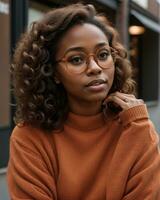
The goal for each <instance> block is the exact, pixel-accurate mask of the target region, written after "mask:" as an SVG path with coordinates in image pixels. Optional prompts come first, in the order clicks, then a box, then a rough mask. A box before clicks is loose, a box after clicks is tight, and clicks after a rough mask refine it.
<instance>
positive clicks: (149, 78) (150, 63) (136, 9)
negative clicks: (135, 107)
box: [0, 0, 160, 200]
mask: <svg viewBox="0 0 160 200" xmlns="http://www.w3.org/2000/svg"><path fill="white" fill-rule="evenodd" d="M73 2H74V3H75V2H79V1H76V0H72V1H70V0H0V200H9V196H8V191H7V184H6V171H7V163H8V157H9V137H10V134H11V131H12V129H13V127H14V123H13V115H14V111H15V107H14V106H12V104H14V98H13V94H12V93H11V86H10V85H11V80H10V74H9V68H10V62H11V60H12V55H13V52H14V49H15V46H16V42H17V41H18V39H19V37H20V35H21V34H22V33H23V32H24V31H25V30H26V29H28V27H29V25H30V24H31V23H32V22H33V21H35V20H38V19H39V18H41V17H42V16H43V14H44V13H45V12H47V11H48V10H50V9H51V8H56V7H61V6H63V5H66V4H70V3H73ZM80 2H84V3H92V4H94V5H95V7H96V9H97V10H98V11H100V12H103V13H104V14H105V15H106V16H107V17H108V18H109V20H110V21H111V22H112V23H113V25H114V26H115V27H116V28H117V29H118V31H119V33H120V37H121V41H122V43H123V44H124V46H125V47H126V48H127V49H128V53H129V58H130V60H131V62H132V65H133V67H134V71H135V75H134V78H135V81H136V83H137V87H136V93H137V97H138V98H141V99H143V100H144V101H145V103H146V104H147V106H148V110H149V114H150V118H151V119H152V121H153V123H154V124H155V127H156V129H157V131H158V132H159V133H160V0H140V1H139V0H90V1H89V0H86V1H80Z"/></svg>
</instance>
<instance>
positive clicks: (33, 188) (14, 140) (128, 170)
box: [8, 4, 160, 200]
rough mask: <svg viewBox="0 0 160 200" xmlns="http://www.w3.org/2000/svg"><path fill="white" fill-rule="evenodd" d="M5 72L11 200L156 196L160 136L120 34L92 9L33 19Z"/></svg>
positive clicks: (149, 199) (148, 199)
mask: <svg viewBox="0 0 160 200" xmlns="http://www.w3.org/2000/svg"><path fill="white" fill-rule="evenodd" d="M12 75H13V80H14V90H15V96H16V98H17V112H16V118H15V119H16V124H17V126H16V127H15V129H14V130H13V133H12V136H11V143H10V160H9V165H8V185H9V191H10V196H11V199H14V200H19V199H37V200H41V199H42V200H56V199H58V200H60V199H61V200H122V199H123V200H142V199H143V200H144V199H145V200H159V199H160V155H159V151H158V137H157V134H156V132H155V129H154V127H153V125H152V123H151V121H150V120H149V117H148V113H147V109H146V106H145V105H144V103H143V101H142V100H139V99H136V98H135V96H134V95H133V93H134V81H133V80H132V78H131V77H132V70H131V67H130V64H129V61H128V60H127V55H126V51H125V49H124V48H123V46H122V45H121V44H120V43H119V40H118V34H117V32H116V30H115V29H114V28H113V27H112V26H111V25H110V23H109V22H108V20H107V19H106V18H105V17H104V16H102V15H98V14H96V11H95V9H94V7H93V6H91V5H82V4H73V5H70V6H67V7H64V8H59V9H55V10H53V11H50V12H49V13H47V14H46V15H45V16H44V17H43V19H41V20H40V21H38V22H35V23H34V24H33V26H32V28H31V30H30V31H29V32H27V33H25V34H24V36H23V37H22V39H21V41H20V42H19V44H18V46H17V49H16V51H15V55H14V61H13V66H12Z"/></svg>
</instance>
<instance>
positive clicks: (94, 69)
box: [87, 58, 102, 76]
mask: <svg viewBox="0 0 160 200" xmlns="http://www.w3.org/2000/svg"><path fill="white" fill-rule="evenodd" d="M101 72H102V68H101V67H100V66H99V65H98V64H97V63H96V61H95V60H94V58H91V59H89V61H88V66H87V75H88V76H90V75H97V74H100V73H101Z"/></svg>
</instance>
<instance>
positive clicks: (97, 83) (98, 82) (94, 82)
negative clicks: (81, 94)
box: [86, 79, 106, 87]
mask: <svg viewBox="0 0 160 200" xmlns="http://www.w3.org/2000/svg"><path fill="white" fill-rule="evenodd" d="M104 83H106V81H105V80H103V79H97V80H93V81H91V82H89V83H88V84H87V85H86V86H87V87H89V86H96V85H100V84H104Z"/></svg>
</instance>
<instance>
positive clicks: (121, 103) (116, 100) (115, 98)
mask: <svg viewBox="0 0 160 200" xmlns="http://www.w3.org/2000/svg"><path fill="white" fill-rule="evenodd" d="M108 102H114V103H116V104H117V105H119V106H120V107H121V108H122V109H127V108H129V106H128V104H127V103H126V102H125V101H124V100H122V99H121V98H119V97H118V96H115V95H113V96H109V97H108V98H107V99H106V100H105V103H108Z"/></svg>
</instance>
